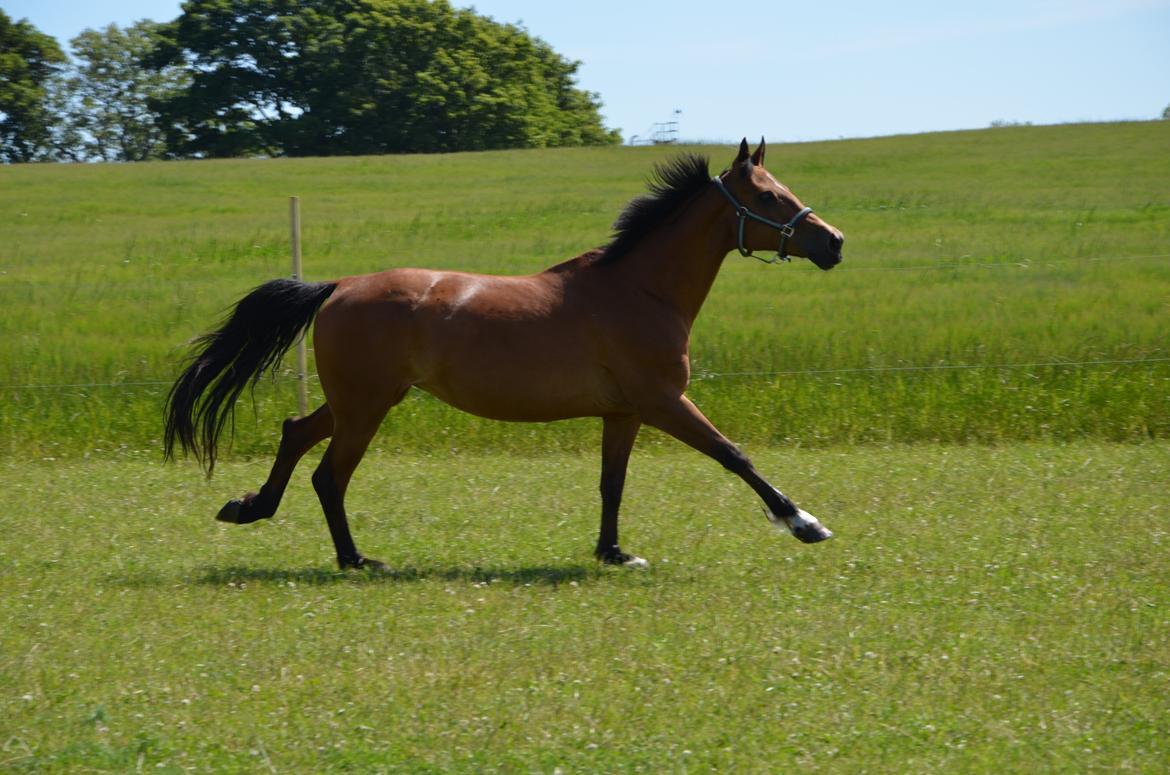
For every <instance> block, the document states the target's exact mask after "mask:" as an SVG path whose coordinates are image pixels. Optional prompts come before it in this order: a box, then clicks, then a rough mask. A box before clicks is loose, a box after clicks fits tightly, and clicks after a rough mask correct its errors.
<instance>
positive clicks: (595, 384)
mask: <svg viewBox="0 0 1170 775" xmlns="http://www.w3.org/2000/svg"><path fill="white" fill-rule="evenodd" d="M415 385H416V387H419V388H421V389H422V390H425V391H426V392H428V393H430V394H431V395H433V396H435V397H436V398H438V399H439V400H441V401H443V402H444V403H447V404H450V405H451V406H453V407H455V408H456V409H461V410H462V411H465V412H468V413H470V414H474V415H478V416H480V417H487V418H490V419H493V420H512V421H520V422H548V421H552V420H564V419H568V418H570V417H588V416H596V415H602V414H607V413H611V412H614V411H619V410H620V408H621V400H620V397H619V396H618V395H617V394H616V393H617V391H616V390H615V389H613V388H612V387H610V386H608V385H607V384H605V382H604V380H596V379H594V378H592V377H590V376H588V375H585V374H580V373H577V374H565V373H564V372H561V373H554V372H542V373H524V372H521V371H480V372H478V373H472V372H467V373H461V374H459V375H457V376H454V375H452V376H448V377H447V378H444V379H430V380H420V381H419V382H417V383H415Z"/></svg>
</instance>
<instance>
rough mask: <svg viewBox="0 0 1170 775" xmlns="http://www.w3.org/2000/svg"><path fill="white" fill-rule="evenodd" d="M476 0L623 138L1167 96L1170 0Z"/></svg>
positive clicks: (1104, 111) (84, 9)
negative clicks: (672, 124)
mask: <svg viewBox="0 0 1170 775" xmlns="http://www.w3.org/2000/svg"><path fill="white" fill-rule="evenodd" d="M455 4H456V5H461V6H466V5H471V3H466V2H456V3H455ZM179 6H180V3H178V2H173V1H172V0H0V8H2V9H3V10H4V11H5V12H6V13H8V15H9V16H12V17H15V18H28V19H29V20H30V21H31V22H32V23H33V24H34V25H36V26H37V27H38V28H39V29H40V30H42V31H43V32H46V33H48V34H50V35H53V36H54V37H56V38H57V39H58V40H59V41H61V43H62V45H66V43H67V41H68V40H69V39H70V38H71V37H73V36H74V35H76V34H77V33H78V32H80V31H81V30H83V29H86V28H89V27H101V26H105V25H106V24H108V23H110V22H116V23H118V24H121V25H125V24H128V23H131V22H133V21H135V20H137V19H142V18H150V19H155V20H156V21H165V20H169V19H172V18H174V17H175V16H177V15H178V13H179ZM474 6H475V8H476V10H477V11H479V12H480V13H482V14H485V15H487V16H491V17H493V18H495V19H497V20H498V21H504V22H523V24H524V26H525V27H526V28H527V29H528V31H529V32H530V33H532V34H534V35H537V36H539V37H541V38H543V39H544V40H546V41H548V42H549V43H550V44H552V46H553V47H554V48H555V49H556V50H557V51H558V52H560V53H561V54H563V55H565V56H567V57H569V58H572V59H577V60H580V61H581V62H582V66H581V69H580V73H579V83H580V85H581V86H582V87H583V88H586V89H589V90H590V91H595V92H598V93H599V94H600V95H601V99H602V102H603V103H604V107H603V108H602V113H603V115H604V116H605V120H606V124H607V125H608V126H610V127H617V128H620V129H621V130H622V133H623V136H625V137H626V138H627V139H628V138H629V137H630V136H631V135H641V136H645V135H646V134H647V130H648V129H649V128H650V127H651V125H652V124H654V123H655V122H660V121H667V120H670V119H672V118H674V117H676V116H675V115H674V112H675V111H676V110H677V111H681V114H679V115H678V116H677V118H678V120H679V130H680V134H681V136H682V137H683V138H684V139H695V140H719V141H728V140H734V139H738V138H739V137H741V136H743V135H748V136H750V137H752V138H756V137H759V136H760V135H766V136H767V137H768V139H769V140H770V141H772V142H785V141H798V140H816V139H830V138H836V137H866V136H872V135H885V134H897V133H905V132H924V131H933V130H943V129H963V128H976V127H985V126H988V125H989V124H990V123H991V122H992V121H996V120H1004V121H1021V122H1022V121H1030V122H1032V123H1036V124H1047V123H1060V122H1069V121H1103V120H1113V119H1149V118H1155V117H1158V116H1160V115H1161V113H1162V110H1163V109H1164V108H1165V107H1167V106H1168V105H1170V0H1093V1H1092V2H1089V1H1088V0H1060V1H1059V2H1057V1H1049V0H1016V1H1015V2H1006V1H1003V0H983V1H982V2H978V3H976V2H945V1H943V2H940V0H931V1H930V2H919V1H918V0H913V1H911V2H887V3H875V2H859V1H858V2H854V1H846V0H819V1H818V2H815V3H812V2H804V3H795V2H788V1H786V0H781V1H779V2H778V1H777V0H763V1H762V2H759V3H734V4H728V5H723V4H721V3H712V2H694V1H692V0H673V1H672V2H660V1H659V0H653V1H652V2H633V1H632V0H626V1H625V2H621V1H619V0H591V2H587V3H586V2H581V3H559V2H553V1H552V0H478V1H477V2H475V3H474Z"/></svg>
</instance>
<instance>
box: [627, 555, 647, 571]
mask: <svg viewBox="0 0 1170 775" xmlns="http://www.w3.org/2000/svg"><path fill="white" fill-rule="evenodd" d="M622 565H623V566H625V567H627V568H637V569H639V570H641V569H643V568H649V567H650V563H649V562H647V561H646V559H645V558H643V557H631V558H630V559H628V560H626V561H625V562H623V563H622Z"/></svg>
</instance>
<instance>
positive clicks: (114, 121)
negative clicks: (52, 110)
mask: <svg viewBox="0 0 1170 775" xmlns="http://www.w3.org/2000/svg"><path fill="white" fill-rule="evenodd" d="M161 26H162V25H160V24H158V23H156V22H152V21H150V20H143V21H140V22H138V23H136V24H134V25H132V26H130V27H127V28H126V29H120V28H119V27H118V25H116V24H111V25H109V26H108V27H106V28H105V29H104V30H101V31H98V30H86V31H84V32H82V33H81V34H80V35H78V36H77V37H76V38H74V39H73V40H72V41H70V45H71V46H72V49H73V56H74V59H75V62H76V64H75V65H74V67H73V68H72V69H71V71H70V73H69V75H68V76H66V77H64V78H62V79H61V80H60V81H59V82H58V84H57V85H56V86H55V87H54V90H55V91H57V92H59V93H60V95H59V96H58V97H57V100H56V103H57V109H58V110H59V112H60V114H61V119H62V124H61V125H60V126H59V127H58V130H57V133H56V134H57V137H58V142H57V146H58V152H59V153H60V154H61V155H64V156H73V157H81V158H86V159H100V160H106V161H142V160H145V159H155V158H160V157H162V156H163V155H164V153H165V150H166V146H165V144H164V142H163V128H162V125H161V124H160V120H159V116H158V114H157V113H156V112H155V111H154V110H152V109H151V105H152V104H153V103H156V102H159V101H162V100H166V99H168V98H170V97H172V96H174V95H175V94H176V93H179V92H181V91H182V90H183V89H184V88H186V86H187V85H188V83H189V82H190V74H189V73H188V71H187V70H186V68H184V67H179V66H166V67H157V68H154V67H147V66H146V65H145V61H146V60H147V59H149V58H150V57H151V56H152V55H153V53H154V49H155V46H156V40H157V34H158V30H159V28H160V27H161Z"/></svg>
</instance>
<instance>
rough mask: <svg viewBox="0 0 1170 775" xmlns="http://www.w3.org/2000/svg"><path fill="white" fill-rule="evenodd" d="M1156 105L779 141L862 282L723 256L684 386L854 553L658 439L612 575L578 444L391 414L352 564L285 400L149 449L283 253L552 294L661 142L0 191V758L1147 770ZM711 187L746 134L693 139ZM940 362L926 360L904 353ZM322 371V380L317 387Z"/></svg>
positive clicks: (356, 512) (1162, 726) (1165, 567)
mask: <svg viewBox="0 0 1170 775" xmlns="http://www.w3.org/2000/svg"><path fill="white" fill-rule="evenodd" d="M1168 142H1170V122H1149V123H1131V124H1115V125H1084V126H1060V127H1018V128H1002V129H995V130H986V131H977V132H954V133H945V134H937V135H920V136H907V137H890V138H879V139H872V140H858V141H840V142H829V143H808V144H801V145H791V146H779V145H777V146H773V147H771V148H770V150H769V167H770V168H772V169H773V170H774V171H776V173H777V174H778V176H779V177H780V178H781V179H783V180H785V181H786V182H787V183H789V184H790V185H791V186H792V188H793V189H794V190H795V191H797V192H798V193H799V194H800V195H801V196H802V197H803V198H804V199H805V200H806V201H807V202H809V203H810V204H812V205H813V206H815V207H816V208H817V211H818V212H819V213H822V214H823V215H824V217H825V218H826V219H828V220H829V221H831V222H832V223H834V224H835V225H837V226H839V227H840V228H841V229H842V230H843V231H844V232H845V233H846V236H847V239H848V241H847V244H846V251H845V253H846V262H845V263H844V264H843V265H842V266H841V267H840V268H838V269H836V270H834V271H832V272H829V273H822V272H819V271H818V270H816V269H815V268H813V267H812V266H811V265H808V264H807V263H800V262H798V263H795V264H793V265H791V266H787V265H785V266H779V267H768V266H764V265H762V264H759V263H756V262H753V261H750V260H744V259H740V258H739V257H738V256H734V255H733V256H731V257H729V258H728V260H727V263H726V264H725V267H724V270H723V272H722V274H721V276H720V279H719V281H718V282H717V283H716V286H715V288H714V290H713V292H712V295H711V297H710V299H709V301H708V304H707V306H706V308H705V309H704V312H703V314H702V315H701V316H700V318H699V322H698V325H697V326H696V329H695V332H694V337H693V340H692V356H693V367H694V373H695V379H694V381H693V384H692V386H691V390H690V394H691V396H692V397H693V398H694V399H695V400H696V402H697V403H698V404H699V405H700V406H701V407H702V408H703V409H704V411H705V412H706V413H707V414H708V415H709V416H710V417H711V418H712V419H713V420H714V421H715V422H716V423H717V424H718V425H719V426H720V427H721V428H722V429H723V430H724V431H725V433H727V435H728V436H730V437H731V438H733V439H735V440H737V441H739V442H741V443H742V444H743V445H744V447H745V449H746V450H747V452H748V453H749V454H750V455H751V456H752V458H753V459H754V460H755V462H756V463H757V465H758V466H759V468H760V470H761V471H762V472H763V473H765V475H767V476H769V478H771V479H773V481H774V482H775V483H776V484H777V485H778V486H780V487H782V488H783V489H784V490H785V491H786V492H788V493H789V494H790V495H792V496H793V497H794V498H795V499H796V500H797V501H798V502H799V503H800V504H801V505H802V506H804V507H806V508H808V509H809V510H810V511H812V512H813V513H814V514H816V515H817V516H819V517H820V518H822V519H823V520H824V521H825V523H826V524H827V525H828V526H829V527H830V528H831V529H833V530H834V531H835V532H836V534H837V537H836V538H835V539H834V540H833V541H830V542H827V543H824V544H818V545H817V546H813V547H808V546H803V545H801V544H799V543H798V542H796V541H795V540H793V539H792V538H789V537H786V536H781V535H779V534H777V533H776V532H775V531H774V530H773V529H772V528H771V527H769V526H768V525H767V523H766V521H765V520H764V518H763V516H762V514H761V513H760V509H759V506H758V503H757V501H756V500H755V498H754V496H753V495H752V494H751V493H750V491H749V490H748V488H747V487H745V486H744V485H743V484H742V483H740V482H739V481H738V480H736V479H734V478H733V477H731V476H730V475H728V474H726V473H725V472H724V471H722V469H720V468H719V466H717V465H716V464H714V463H713V462H711V461H709V460H706V459H704V458H702V457H701V456H699V455H698V454H696V453H693V452H690V451H688V450H685V449H682V448H681V447H680V445H678V444H677V443H676V442H674V441H672V440H670V439H667V438H665V437H663V436H662V435H661V434H657V433H655V432H653V431H647V432H645V433H644V434H643V436H642V437H641V439H640V440H639V444H638V447H637V448H636V449H635V454H634V459H633V461H632V465H631V472H630V479H629V485H628V488H627V496H626V501H625V504H624V509H623V511H624V514H625V516H624V517H623V527H622V544H623V547H624V548H626V549H628V550H631V551H635V552H638V553H639V554H642V555H644V556H646V557H647V558H648V559H650V560H651V562H652V567H651V568H650V569H649V570H648V571H646V572H641V573H639V572H630V571H626V570H624V569H613V568H607V567H601V566H598V565H597V564H596V563H595V562H594V561H593V560H592V558H591V554H590V552H591V549H592V547H593V542H594V539H595V537H596V529H597V514H598V503H597V501H598V498H597V494H596V490H597V467H598V461H597V459H596V458H597V448H598V444H599V436H600V432H599V427H598V426H599V423H598V422H597V421H596V420H580V421H571V422H564V423H555V424H551V425H547V426H545V425H515V424H505V423H492V422H488V421H480V420H477V419H475V418H470V417H467V416H466V415H461V414H458V413H456V412H454V411H452V410H449V409H447V408H445V407H444V406H443V405H441V404H439V403H438V402H437V401H434V400H433V399H430V398H428V397H427V396H425V395H412V396H411V397H410V398H408V400H407V401H405V402H404V403H403V404H402V405H401V406H399V407H397V408H396V409H395V410H394V412H392V413H391V416H390V418H389V419H388V421H387V424H388V427H387V428H384V432H383V433H382V434H381V435H380V436H379V438H378V439H377V440H376V442H375V448H374V451H373V453H372V454H371V455H370V456H369V457H368V459H367V461H366V462H365V463H364V464H363V466H362V467H361V468H360V469H359V470H358V472H357V475H356V477H355V479H354V485H353V487H352V488H351V489H350V495H349V504H348V505H349V507H350V512H351V520H352V523H353V527H354V532H355V535H356V538H357V541H358V544H359V546H360V547H361V548H362V550H363V551H365V552H366V553H368V554H369V555H371V556H373V557H376V558H378V559H380V560H383V561H384V562H386V563H388V564H389V565H390V567H391V568H393V569H394V570H393V571H392V572H389V573H386V574H380V575H374V574H366V573H338V572H335V571H334V570H333V565H332V557H333V548H332V545H331V544H330V541H329V538H328V532H327V530H326V529H325V526H324V524H323V519H322V518H321V516H320V510H319V508H318V506H317V505H316V502H315V497H314V496H313V494H312V490H311V487H309V485H308V473H309V470H311V467H312V465H313V464H314V462H315V460H314V458H316V457H317V456H318V455H319V454H320V450H317V451H315V452H314V453H311V455H310V459H309V460H306V461H305V463H304V464H303V467H302V469H301V470H299V471H298V473H297V475H296V477H295V478H294V481H293V485H292V487H291V488H290V490H289V493H288V495H287V497H286V500H285V504H284V506H283V508H282V512H281V513H280V514H279V515H278V517H277V519H275V520H274V521H272V522H266V523H261V524H259V525H254V526H250V527H232V526H225V525H223V524H220V523H217V522H214V521H213V520H212V516H213V515H214V514H215V512H216V510H217V509H218V508H219V506H220V505H221V504H222V503H223V501H224V500H225V499H226V498H228V497H231V496H236V495H239V494H241V493H242V492H243V491H245V490H246V489H250V488H254V487H255V486H256V485H257V484H259V482H260V481H261V480H262V479H263V477H264V475H265V472H266V469H267V466H268V464H269V461H270V455H271V453H272V450H273V448H274V446H275V441H276V436H277V433H278V429H279V424H280V420H281V419H282V418H284V417H285V416H287V415H288V414H290V413H291V412H292V411H293V410H294V407H295V398H294V393H293V386H292V383H291V381H290V380H289V379H288V376H287V375H284V376H282V377H281V378H279V379H277V380H276V381H275V382H272V383H263V384H262V385H261V386H260V388H259V389H258V390H257V392H256V395H255V401H254V405H253V406H249V405H248V403H247V402H246V401H245V402H243V405H242V406H241V408H240V411H239V412H238V414H237V436H236V444H235V450H234V452H233V453H232V454H229V455H226V456H225V457H224V458H223V459H221V463H220V465H219V467H218V468H217V472H216V478H215V480H214V481H212V482H210V483H209V482H207V481H206V480H204V479H203V477H202V475H201V473H200V472H199V470H198V469H197V468H196V466H195V465H194V464H193V463H191V462H189V461H187V462H180V463H179V464H178V465H175V466H169V467H164V466H162V465H161V464H160V461H159V459H160V457H161V451H160V446H161V444H160V440H159V439H160V436H161V404H162V398H163V396H164V395H165V392H166V390H167V387H168V386H169V383H170V381H171V380H172V379H173V378H174V376H175V375H176V373H177V370H178V365H177V364H178V363H179V361H180V359H181V357H182V354H183V349H182V345H183V343H184V342H185V341H187V340H189V339H190V338H191V337H192V336H194V335H196V334H198V333H200V332H202V331H204V330H206V329H207V328H208V327H210V326H211V325H212V323H213V322H214V321H215V320H216V319H217V317H218V315H220V314H221V313H222V311H223V310H224V308H225V307H227V305H228V304H230V303H231V302H232V301H234V300H235V299H236V298H238V297H239V296H240V295H242V294H243V293H244V292H245V291H246V290H247V289H249V288H250V287H252V286H254V285H257V284H259V283H260V282H263V281H264V280H267V279H270V278H272V277H276V276H282V275H285V274H287V273H288V259H287V252H288V251H287V197H288V196H289V195H292V194H296V195H299V196H300V197H301V198H302V206H303V210H304V217H305V226H304V236H305V258H306V266H307V272H308V275H309V277H310V279H324V278H329V277H337V276H341V275H346V274H355V273H360V272H367V271H372V270H376V269H381V268H385V267H389V266H399V265H425V266H437V267H446V268H454V269H464V270H472V271H490V272H505V273H523V272H530V271H536V270H538V269H540V268H542V267H544V266H547V265H549V264H552V263H554V262H556V261H558V260H561V259H563V258H567V257H570V256H573V255H576V254H578V253H580V252H581V251H582V250H584V249H586V248H589V247H592V246H595V245H598V244H600V243H602V242H604V241H605V240H606V239H607V236H608V234H609V225H610V223H611V222H612V220H613V218H614V216H615V215H616V214H617V212H618V211H619V210H620V209H621V207H622V206H623V205H624V203H625V202H627V201H628V200H629V199H630V198H631V197H632V196H635V195H636V194H638V193H639V192H640V191H642V190H643V178H644V176H645V174H646V173H647V172H648V170H649V169H650V167H651V166H652V165H653V164H654V163H655V162H656V161H660V160H662V159H664V158H666V156H667V155H668V154H669V153H670V151H668V150H664V149H654V148H637V149H632V148H608V149H588V150H560V151H533V152H508V153H488V154H466V155H454V156H426V157H423V156H418V157H385V158H351V159H301V160H295V161H294V160H268V161H260V160H254V161H223V162H218V161H217V162H182V163H158V164H154V163H152V164H140V165H100V166H99V165H80V166H23V167H21V166H17V167H0V309H2V310H3V313H2V314H0V491H2V492H4V493H5V499H4V502H5V509H4V511H3V512H2V514H3V516H2V517H0V525H2V526H3V529H2V530H0V772H38V773H39V772H69V773H73V772H82V771H85V772H89V771H96V772H130V771H143V772H144V771H152V772H180V771H199V772H257V773H271V772H403V773H420V772H423V773H425V772H435V773H438V772H444V773H446V772H455V773H460V772H465V773H473V772H474V773H480V772H507V773H512V772H540V773H554V772H561V773H566V774H567V773H576V772H712V771H716V772H841V773H857V772H891V773H903V772H922V773H935V772H960V773H968V772H969V773H985V772H1054V773H1057V772H1059V773H1065V772H1110V773H1113V772H1135V773H1153V772H1162V771H1166V770H1168V769H1170V743H1168V742H1167V740H1168V738H1167V735H1166V730H1167V729H1170V710H1168V708H1170V705H1168V704H1167V702H1166V697H1167V696H1170V614H1168V610H1170V591H1168V588H1167V584H1166V580H1167V578H1170V553H1168V552H1167V543H1168V541H1170V536H1168V533H1167V528H1166V517H1167V515H1166V510H1167V498H1166V494H1167V485H1166V483H1167V481H1170V442H1168V440H1167V437H1168V436H1170V352H1168V344H1167V343H1168V342H1170V188H1168V187H1167V185H1166V183H1167V181H1168V180H1170V156H1168V155H1167V154H1166V152H1165V151H1166V148H1167V147H1170V145H1168ZM698 150H701V151H702V152H705V153H708V154H710V155H711V156H712V168H713V171H714V170H718V169H719V168H720V167H721V166H722V165H723V164H725V163H726V162H727V161H729V160H730V158H731V155H732V149H730V148H702V149H698ZM920 367H921V368H920ZM314 387H315V386H314Z"/></svg>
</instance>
